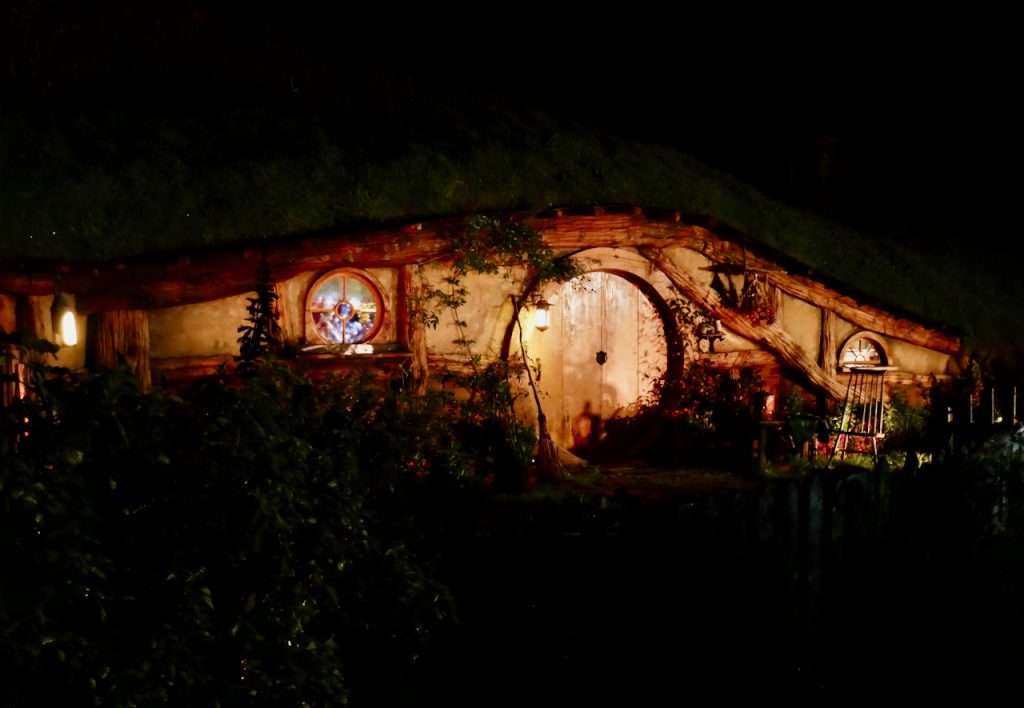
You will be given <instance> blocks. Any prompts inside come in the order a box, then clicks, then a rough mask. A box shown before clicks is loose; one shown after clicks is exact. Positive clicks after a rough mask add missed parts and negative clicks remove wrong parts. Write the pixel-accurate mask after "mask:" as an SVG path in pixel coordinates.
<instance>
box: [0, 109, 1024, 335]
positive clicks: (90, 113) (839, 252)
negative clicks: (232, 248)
mask: <svg viewBox="0 0 1024 708" xmlns="http://www.w3.org/2000/svg"><path fill="white" fill-rule="evenodd" d="M403 108H404V109H405V110H406V112H405V113H401V114H399V115H392V114H388V113H386V112H384V111H382V110H381V109H380V108H379V107H377V110H376V111H374V112H370V113H368V114H363V113H360V112H359V111H358V109H357V107H355V106H349V107H347V108H345V109H336V110H333V111H331V112H327V111H320V112H308V113H303V112H302V111H286V110H279V109H277V108H274V107H252V106H235V107H230V108H217V107H211V108H210V109H208V110H207V111H205V112H199V113H193V112H190V113H175V112H174V111H171V110H153V109H148V110H138V111H123V110H118V111H113V110H101V109H82V110H79V111H77V112H74V111H72V112H63V113H57V112H50V113H46V114H32V113H31V112H29V111H27V110H25V111H7V112H5V113H3V114H2V115H0V164H2V168H0V170H2V171H0V190H2V193H3V195H4V199H3V201H2V203H0V210H2V212H0V243H2V247H3V253H4V254H5V255H6V256H8V257H26V258H28V257H31V258H55V259H65V260H94V261H95V260H107V259H112V258H118V257H126V256H134V255H139V254H153V253H160V252H176V251H182V250H190V249H196V248H203V247H208V246H214V245H222V244H231V243H242V242H251V241H258V240H261V239H266V238H272V237H280V236H288V235H295V234H303V233H311V232H320V231H328V230H334V231H345V230H355V229H360V228H366V227H370V226H379V225H382V224H387V223H391V222H400V221H403V220H409V219H419V218H429V217H434V216H444V215H450V214H460V213H474V212H485V211H494V210H506V209H522V210H527V211H539V210H543V209H547V208H550V207H554V206H567V207H572V206H583V205H597V204H606V205H610V204H633V205H641V206H645V207H653V208H666V209H671V210H678V211H682V212H684V213H686V214H689V215H694V216H697V217H702V218H711V219H713V220H714V222H715V223H717V224H720V225H722V226H724V227H727V229H729V230H731V231H732V232H734V233H739V234H742V235H743V238H744V239H746V241H747V243H748V245H750V246H751V247H761V248H765V249H769V250H770V251H772V252H777V253H779V254H785V256H786V257H787V258H790V259H792V261H793V262H795V263H799V264H802V267H805V268H806V269H809V270H810V271H812V272H813V273H814V274H815V275H817V276H818V277H824V278H828V279H832V280H834V281H836V282H841V283H847V284H853V285H854V286H855V287H856V288H857V289H858V290H859V291H860V292H861V293H862V294H863V295H864V296H865V297H867V298H869V299H875V300H877V301H878V303H879V304H883V305H887V306H889V307H890V309H891V308H892V307H896V308H900V309H902V310H904V311H906V312H908V313H911V314H913V315H914V316H916V317H917V318H918V319H923V320H924V321H926V322H943V323H946V324H948V325H950V326H951V327H952V328H953V330H954V331H955V332H958V333H961V334H963V335H965V336H966V337H967V339H968V341H969V342H971V343H978V344H982V345H986V346H995V345H1000V346H1006V345H1010V346H1016V347H1020V346H1021V345H1022V344H1024V343H1022V342H1021V341H1017V340H1020V339H1022V338H1024V335H1021V334H1018V333H1017V331H1018V330H1021V329H1022V328H1017V327H1007V326H1006V321H1007V317H1011V318H1012V317H1014V314H1013V313H1012V312H1009V313H1008V311H1007V310H1008V308H1007V307H1005V306H1003V300H1005V299H1007V292H1006V291H1007V287H1008V286H1007V285H1006V283H1007V282H1008V281H1007V280H1006V279H1003V280H1002V281H1001V280H1000V279H999V278H998V277H991V274H992V273H993V272H996V273H999V272H1002V271H1001V270H999V269H1001V268H1005V267H1006V266H1005V265H1004V264H1002V263H998V262H995V261H994V259H992V260H987V259H984V258H979V259H977V260H976V261H974V260H971V261H967V262H965V259H963V258H960V259H943V258H934V257H928V256H924V255H922V251H921V250H920V248H912V247H910V245H909V244H908V243H907V242H905V241H900V240H893V239H892V238H891V236H890V235H888V234H873V233H868V232H862V231H857V230H855V229H853V228H850V227H848V226H845V225H843V224H839V223H836V222H831V221H829V220H827V219H825V218H823V217H821V216H818V215H815V214H812V213H809V212H804V211H801V210H798V209H795V208H792V207H789V206H787V205H784V204H782V203H779V202H777V201H773V200H771V199H769V198H768V197H766V196H765V195H763V194H761V193H759V192H757V191H756V190H754V189H752V188H751V187H749V186H748V185H746V184H744V183H742V182H740V181H739V180H737V179H735V178H733V177H731V176H729V175H727V174H725V173H722V172H719V171H717V170H715V169H712V168H710V167H708V166H707V165H704V164H702V163H700V162H699V161H697V160H695V159H693V158H692V157H690V156H689V155H687V154H685V153H683V152H680V151H679V150H676V149H673V148H670V147H665V146H662V145H657V144H651V143H645V142H642V141H638V140H626V139H623V138H620V137H618V136H616V135H613V134H611V133H607V132H601V131H599V130H597V129H592V128H589V127H586V126H583V125H580V124H578V123H574V122H572V121H570V120H567V119H561V118H555V117H552V116H551V115H548V114H546V113H544V112H542V111H540V110H533V109H530V108H522V109H515V110H513V109H509V108H508V107H507V106H498V105H496V104H495V105H483V106H473V107H471V108H464V107H463V108H456V107H455V106H454V105H452V104H436V105H431V106H427V105H424V106H422V107H420V108H419V110H417V112H416V113H415V115H412V114H410V112H409V111H408V109H409V105H408V104H404V105H403ZM993 268H996V270H995V271H993V270H992V269H993ZM1007 272H1008V271H1007ZM986 276H989V277H986ZM1009 282H1011V283H1015V282H1016V279H1014V280H1012V281H1009ZM1009 287H1010V289H1011V290H1012V289H1014V287H1016V288H1017V289H1019V287H1018V286H1013V285H1010V286H1009ZM1008 299H1010V300H1013V299H1015V298H1014V296H1012V294H1011V295H1010V296H1009V298H1008ZM1011 321H1013V320H1011Z"/></svg>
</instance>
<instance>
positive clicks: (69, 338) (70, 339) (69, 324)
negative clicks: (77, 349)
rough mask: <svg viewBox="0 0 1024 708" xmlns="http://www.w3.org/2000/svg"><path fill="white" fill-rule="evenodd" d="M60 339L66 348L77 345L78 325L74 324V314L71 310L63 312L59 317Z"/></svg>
mask: <svg viewBox="0 0 1024 708" xmlns="http://www.w3.org/2000/svg"><path fill="white" fill-rule="evenodd" d="M60 337H61V342H62V343H63V344H64V346H66V347H73V346H75V345H76V344H78V324H77V323H76V322H75V313H74V312H72V311H71V310H64V314H63V315H61V316H60Z"/></svg>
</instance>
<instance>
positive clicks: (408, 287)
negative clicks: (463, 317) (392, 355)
mask: <svg viewBox="0 0 1024 708" xmlns="http://www.w3.org/2000/svg"><path fill="white" fill-rule="evenodd" d="M420 285H421V278H420V276H419V275H418V274H417V273H416V272H415V270H414V267H413V266H402V267H401V268H399V269H398V303H397V306H396V308H395V310H396V319H397V324H398V338H399V340H400V341H402V342H403V343H404V344H406V345H407V346H408V347H409V351H410V352H411V353H412V364H411V369H412V370H411V372H410V378H411V384H412V385H411V390H412V392H413V394H415V395H418V396H421V395H423V394H424V393H426V392H427V378H428V377H429V376H430V371H429V365H428V363H427V330H426V326H425V325H424V323H423V318H422V317H421V316H420V313H418V312H416V311H414V305H415V297H416V291H417V290H419V288H420Z"/></svg>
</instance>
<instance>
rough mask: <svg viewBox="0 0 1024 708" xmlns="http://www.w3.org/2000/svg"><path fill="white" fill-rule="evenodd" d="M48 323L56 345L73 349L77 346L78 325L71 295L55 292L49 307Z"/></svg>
mask: <svg viewBox="0 0 1024 708" xmlns="http://www.w3.org/2000/svg"><path fill="white" fill-rule="evenodd" d="M50 321H51V322H52V323H53V335H54V337H55V338H56V340H57V344H59V345H61V346H64V347H73V346H75V345H76V344H78V323H77V322H76V321H75V303H74V300H73V299H72V297H71V295H69V294H67V293H63V292H61V291H59V290H58V291H57V292H56V293H55V294H54V296H53V305H51V306H50Z"/></svg>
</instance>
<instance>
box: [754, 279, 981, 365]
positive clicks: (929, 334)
mask: <svg viewBox="0 0 1024 708" xmlns="http://www.w3.org/2000/svg"><path fill="white" fill-rule="evenodd" d="M766 279H767V281H768V282H769V283H771V284H772V285H774V286H775V287H777V288H778V289H779V290H781V291H782V292H784V293H786V294H787V295H792V296H793V297H796V298H799V299H800V300H803V301H805V302H809V303H811V304H812V305H817V306H818V307H821V308H823V309H826V310H830V311H832V312H834V313H835V314H836V315H838V316H839V317H842V318H843V319H844V320H846V321H848V322H850V323H852V324H855V325H857V326H858V327H860V328H861V329H867V330H871V331H873V332H878V333H879V334H882V335H885V336H886V337H892V338H893V339H900V340H902V341H904V342H908V343H910V344H916V345H918V346H921V347H926V348H928V349H934V350H935V351H939V352H942V353H944V354H958V353H960V351H961V344H960V339H959V338H958V337H951V336H949V335H947V334H943V333H942V332H939V331H936V330H934V329H931V328H929V327H925V326H924V325H921V324H919V323H917V322H912V321H910V320H908V319H906V318H902V317H895V316H893V315H891V314H890V313H888V312H885V311H884V310H881V309H879V308H877V307H874V306H871V305H865V304H863V303H859V302H857V301H856V300H854V299H853V298H852V297H849V296H846V295H842V294H840V293H838V292H836V291H835V290H833V289H831V288H829V287H826V286H824V285H822V284H821V283H819V282H817V281H815V280H812V279H811V278H808V277H806V276H803V275H787V274H784V273H769V274H768V275H767V276H766Z"/></svg>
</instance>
